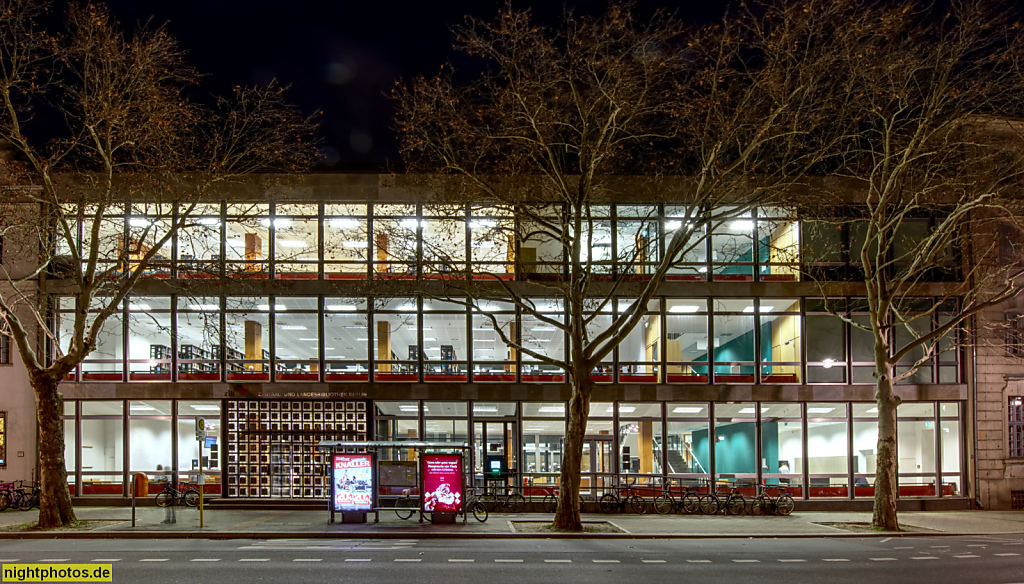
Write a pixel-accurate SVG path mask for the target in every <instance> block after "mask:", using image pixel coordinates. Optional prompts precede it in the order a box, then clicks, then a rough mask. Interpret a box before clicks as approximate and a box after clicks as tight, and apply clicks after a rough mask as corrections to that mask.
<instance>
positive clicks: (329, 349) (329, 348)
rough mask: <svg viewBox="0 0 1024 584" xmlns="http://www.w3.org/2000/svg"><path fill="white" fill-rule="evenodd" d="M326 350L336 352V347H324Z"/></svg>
mask: <svg viewBox="0 0 1024 584" xmlns="http://www.w3.org/2000/svg"><path fill="white" fill-rule="evenodd" d="M312 348H314V349H315V348H316V347H312ZM324 350H325V351H333V350H334V347H324Z"/></svg>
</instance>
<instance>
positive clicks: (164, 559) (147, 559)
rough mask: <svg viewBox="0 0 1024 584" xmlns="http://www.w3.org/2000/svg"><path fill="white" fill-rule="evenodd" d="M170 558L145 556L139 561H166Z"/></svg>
mask: <svg viewBox="0 0 1024 584" xmlns="http://www.w3.org/2000/svg"><path fill="white" fill-rule="evenodd" d="M169 559H170V558H143V559H141V560H139V561H140V562H166V561H168V560H169Z"/></svg>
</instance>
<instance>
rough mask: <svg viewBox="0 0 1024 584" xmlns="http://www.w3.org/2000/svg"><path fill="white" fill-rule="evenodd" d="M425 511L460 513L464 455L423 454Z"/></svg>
mask: <svg viewBox="0 0 1024 584" xmlns="http://www.w3.org/2000/svg"><path fill="white" fill-rule="evenodd" d="M423 511H424V512H425V513H460V512H461V511H462V455H460V454H427V455H424V456H423Z"/></svg>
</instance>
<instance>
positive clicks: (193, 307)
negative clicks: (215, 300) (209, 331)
mask: <svg viewBox="0 0 1024 584" xmlns="http://www.w3.org/2000/svg"><path fill="white" fill-rule="evenodd" d="M188 309H189V310H220V306H218V305H216V304H190V305H189V307H188Z"/></svg>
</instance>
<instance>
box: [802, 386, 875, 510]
mask: <svg viewBox="0 0 1024 584" xmlns="http://www.w3.org/2000/svg"><path fill="white" fill-rule="evenodd" d="M849 431H850V430H849V427H848V424H847V420H846V404H845V403H810V404H807V470H808V472H809V473H810V485H809V487H810V489H809V491H810V496H811V497H848V496H849V490H848V488H849V485H848V483H849V479H848V478H847V477H848V476H849V470H848V461H849V457H848V455H847V450H849V446H848V445H847V440H848V437H849ZM872 450H873V447H872Z"/></svg>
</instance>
